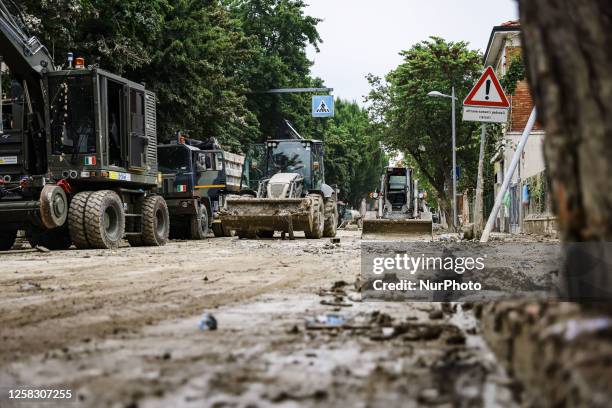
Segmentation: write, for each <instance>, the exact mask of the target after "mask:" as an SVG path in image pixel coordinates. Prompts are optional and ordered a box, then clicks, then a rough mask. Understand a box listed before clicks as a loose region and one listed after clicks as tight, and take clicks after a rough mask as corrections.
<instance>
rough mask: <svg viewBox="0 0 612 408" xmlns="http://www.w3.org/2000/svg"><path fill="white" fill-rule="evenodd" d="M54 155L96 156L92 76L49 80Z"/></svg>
mask: <svg viewBox="0 0 612 408" xmlns="http://www.w3.org/2000/svg"><path fill="white" fill-rule="evenodd" d="M49 95H50V98H51V104H50V105H51V135H52V138H53V152H54V153H56V154H59V153H70V154H78V153H95V152H96V132H95V121H94V100H93V85H92V80H91V76H89V75H75V76H61V77H56V76H53V77H50V78H49Z"/></svg>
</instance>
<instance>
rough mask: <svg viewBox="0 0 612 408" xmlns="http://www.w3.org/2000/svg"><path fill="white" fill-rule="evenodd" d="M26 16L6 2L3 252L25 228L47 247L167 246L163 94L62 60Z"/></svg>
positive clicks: (0, 172)
mask: <svg viewBox="0 0 612 408" xmlns="http://www.w3.org/2000/svg"><path fill="white" fill-rule="evenodd" d="M21 15H22V14H21V12H20V10H19V9H18V6H17V5H16V3H15V2H12V1H10V2H5V1H2V0H0V56H1V57H2V59H3V62H4V64H6V66H8V68H9V71H10V78H9V80H10V87H9V86H6V87H2V84H1V83H0V89H9V91H8V92H7V93H8V94H9V96H10V98H6V99H3V100H2V109H1V111H0V112H1V113H0V116H1V118H0V124H1V126H0V180H1V181H0V250H8V249H10V248H11V247H12V246H13V244H14V242H15V239H16V236H17V231H18V230H23V231H25V233H26V237H27V239H28V241H29V242H30V244H31V245H32V246H44V247H46V248H48V249H58V250H59V249H67V248H69V247H70V246H71V245H72V244H74V245H75V246H76V247H77V248H79V249H86V248H99V249H107V248H117V247H118V246H119V245H120V243H121V241H122V239H123V238H126V239H127V240H128V241H129V242H130V244H131V245H132V246H160V245H164V244H165V243H166V242H167V240H168V232H169V215H168V208H167V205H166V202H165V200H164V198H163V197H162V196H161V195H159V194H157V190H158V181H159V180H158V172H157V133H156V128H157V126H156V111H155V106H156V97H155V94H154V93H152V92H150V91H148V90H147V89H145V86H144V85H143V84H140V83H136V82H133V81H129V80H127V79H125V78H122V77H120V76H117V75H115V74H112V73H110V72H107V71H104V70H102V69H100V68H99V67H97V66H95V65H94V66H86V65H85V61H84V59H83V58H76V59H75V58H73V54H72V53H69V54H68V56H67V57H68V58H67V60H66V65H64V66H61V67H59V66H56V65H55V63H54V60H53V58H52V56H51V54H50V53H49V52H48V50H47V48H46V47H45V46H44V45H43V44H41V42H40V41H39V40H38V39H37V38H36V37H33V36H30V35H29V34H28V32H27V25H26V24H25V22H24V21H23V18H21ZM3 80H4V78H0V82H1V81H3ZM7 82H9V81H7Z"/></svg>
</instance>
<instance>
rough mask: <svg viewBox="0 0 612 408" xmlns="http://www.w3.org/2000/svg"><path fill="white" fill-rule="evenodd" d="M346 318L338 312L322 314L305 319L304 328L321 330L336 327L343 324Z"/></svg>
mask: <svg viewBox="0 0 612 408" xmlns="http://www.w3.org/2000/svg"><path fill="white" fill-rule="evenodd" d="M345 322H346V319H345V318H344V317H343V316H342V315H338V314H322V315H318V316H316V317H315V318H314V319H308V320H306V329H308V330H321V329H330V328H338V327H341V326H342V325H344V323H345Z"/></svg>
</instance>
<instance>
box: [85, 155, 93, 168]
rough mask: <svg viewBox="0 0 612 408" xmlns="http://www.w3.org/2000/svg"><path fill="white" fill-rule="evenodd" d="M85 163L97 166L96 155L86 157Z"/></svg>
mask: <svg viewBox="0 0 612 408" xmlns="http://www.w3.org/2000/svg"><path fill="white" fill-rule="evenodd" d="M85 165H86V166H95V165H96V156H87V157H85Z"/></svg>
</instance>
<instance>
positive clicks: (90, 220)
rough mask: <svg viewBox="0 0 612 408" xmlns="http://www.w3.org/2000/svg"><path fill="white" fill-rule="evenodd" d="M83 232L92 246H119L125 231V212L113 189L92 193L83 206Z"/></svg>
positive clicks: (108, 247) (101, 247)
mask: <svg viewBox="0 0 612 408" xmlns="http://www.w3.org/2000/svg"><path fill="white" fill-rule="evenodd" d="M85 233H86V235H87V241H89V244H90V245H91V247H92V248H96V249H115V248H119V244H120V243H121V239H122V238H123V235H124V233H125V213H124V211H123V203H122V202H121V198H119V196H118V195H117V193H115V192H114V191H110V190H101V191H96V192H95V193H92V194H91V196H89V200H87V207H86V208H85Z"/></svg>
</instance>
